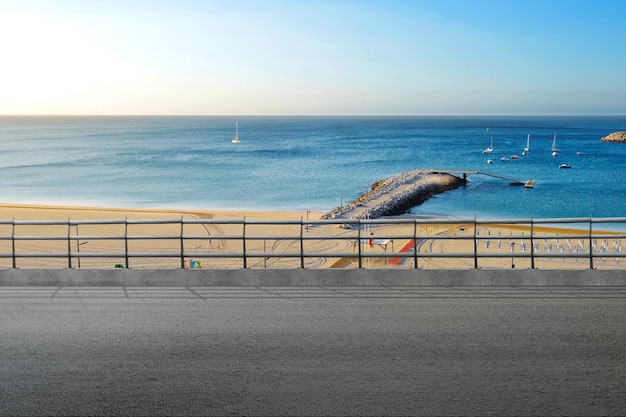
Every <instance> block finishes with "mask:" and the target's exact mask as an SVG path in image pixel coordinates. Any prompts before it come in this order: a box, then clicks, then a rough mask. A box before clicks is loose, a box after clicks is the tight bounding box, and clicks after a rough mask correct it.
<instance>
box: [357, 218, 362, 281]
mask: <svg viewBox="0 0 626 417" xmlns="http://www.w3.org/2000/svg"><path fill="white" fill-rule="evenodd" d="M358 224H359V231H358V232H357V246H358V248H359V249H358V255H359V269H361V268H363V262H362V259H361V219H359V223H358Z"/></svg>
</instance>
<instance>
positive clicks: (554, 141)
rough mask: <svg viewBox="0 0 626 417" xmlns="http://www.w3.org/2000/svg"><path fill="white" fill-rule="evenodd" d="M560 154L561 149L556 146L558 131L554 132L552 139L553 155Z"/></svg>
mask: <svg viewBox="0 0 626 417" xmlns="http://www.w3.org/2000/svg"><path fill="white" fill-rule="evenodd" d="M558 154H559V150H558V149H557V148H556V133H555V134H554V139H553V140H552V156H557V155H558Z"/></svg>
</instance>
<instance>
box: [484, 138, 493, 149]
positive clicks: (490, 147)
mask: <svg viewBox="0 0 626 417" xmlns="http://www.w3.org/2000/svg"><path fill="white" fill-rule="evenodd" d="M483 153H493V136H492V137H491V145H489V147H488V148H487V149H485V150H484V151H483Z"/></svg>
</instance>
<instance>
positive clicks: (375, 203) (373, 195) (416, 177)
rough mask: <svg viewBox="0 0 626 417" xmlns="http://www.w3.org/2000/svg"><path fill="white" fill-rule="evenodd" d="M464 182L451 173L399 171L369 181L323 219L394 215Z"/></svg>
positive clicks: (372, 217)
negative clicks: (368, 186)
mask: <svg viewBox="0 0 626 417" xmlns="http://www.w3.org/2000/svg"><path fill="white" fill-rule="evenodd" d="M465 183H466V181H465V180H463V179H462V178H459V177H455V176H454V175H451V174H447V173H440V172H433V171H425V170H415V171H410V172H403V173H401V174H398V175H394V176H393V177H390V178H387V179H385V180H381V181H378V182H376V183H374V184H372V189H371V190H370V191H368V192H367V193H365V194H363V195H361V196H360V197H359V198H357V199H356V200H355V201H353V202H352V203H350V204H346V205H344V206H342V207H337V208H335V209H333V210H331V211H329V212H328V213H326V214H325V215H323V216H322V218H323V219H364V218H370V219H375V218H378V217H382V216H397V215H400V214H404V213H406V212H408V211H409V210H410V209H411V208H412V207H415V206H417V205H419V204H422V203H423V202H424V201H426V200H428V199H429V198H430V197H432V196H433V195H435V194H439V193H443V192H444V191H448V190H453V189H455V188H458V187H460V186H462V185H464V184H465Z"/></svg>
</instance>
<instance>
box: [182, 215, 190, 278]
mask: <svg viewBox="0 0 626 417" xmlns="http://www.w3.org/2000/svg"><path fill="white" fill-rule="evenodd" d="M184 225H185V223H184V222H183V216H180V269H185V240H184V239H185V238H184V227H185V226H184ZM189 267H190V268H191V265H189Z"/></svg>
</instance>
